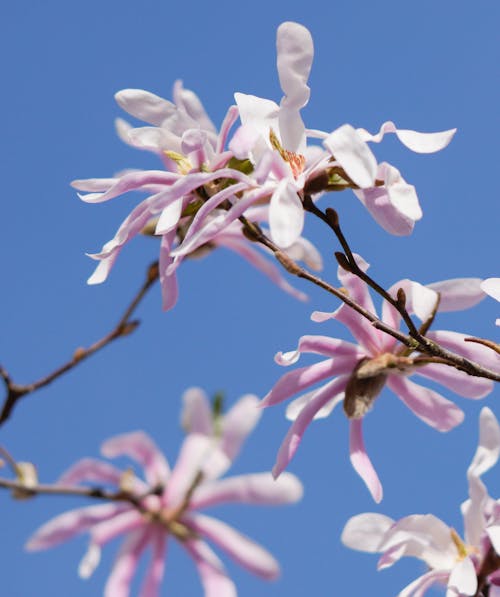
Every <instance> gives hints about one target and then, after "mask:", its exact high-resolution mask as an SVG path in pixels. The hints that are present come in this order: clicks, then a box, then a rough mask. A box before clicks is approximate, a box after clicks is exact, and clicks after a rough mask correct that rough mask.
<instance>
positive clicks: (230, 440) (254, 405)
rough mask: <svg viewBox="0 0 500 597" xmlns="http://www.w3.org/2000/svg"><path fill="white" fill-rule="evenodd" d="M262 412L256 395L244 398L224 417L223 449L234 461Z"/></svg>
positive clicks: (247, 395)
mask: <svg viewBox="0 0 500 597" xmlns="http://www.w3.org/2000/svg"><path fill="white" fill-rule="evenodd" d="M261 415H262V411H261V410H260V409H259V399H258V398H257V396H255V395H254V394H245V395H244V396H242V397H241V398H240V399H239V400H238V401H237V402H236V403H235V404H234V405H233V406H232V407H231V408H230V409H229V410H228V411H227V413H226V414H225V415H224V418H223V420H222V438H221V440H222V441H221V449H222V451H223V452H224V453H225V454H227V456H228V457H229V459H230V460H231V461H233V460H234V459H235V458H236V456H237V455H238V454H239V452H240V450H241V447H242V445H243V443H244V441H245V440H246V438H247V437H248V435H249V434H250V433H251V432H252V431H253V429H254V428H255V426H256V425H257V423H258V422H259V419H260V417H261Z"/></svg>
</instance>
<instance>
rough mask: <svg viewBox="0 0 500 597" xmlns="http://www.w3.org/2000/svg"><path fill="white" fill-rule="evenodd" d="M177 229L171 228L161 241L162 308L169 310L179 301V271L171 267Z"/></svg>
mask: <svg viewBox="0 0 500 597" xmlns="http://www.w3.org/2000/svg"><path fill="white" fill-rule="evenodd" d="M176 233H177V230H176V228H173V229H171V230H170V231H169V232H168V233H167V234H164V235H163V236H162V239H161V243H160V259H159V263H158V268H159V274H160V286H161V297H162V309H163V310H164V311H168V310H169V309H172V308H173V307H174V306H175V304H176V303H177V299H178V297H179V286H178V282H177V271H176V269H174V268H171V266H172V264H173V263H174V258H173V257H172V255H171V252H172V251H171V249H172V244H173V243H174V241H175V236H176Z"/></svg>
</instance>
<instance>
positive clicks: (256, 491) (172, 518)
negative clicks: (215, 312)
mask: <svg viewBox="0 0 500 597" xmlns="http://www.w3.org/2000/svg"><path fill="white" fill-rule="evenodd" d="M185 403H186V406H185V409H184V415H183V419H184V422H185V423H186V424H187V427H188V428H189V430H190V432H189V434H188V435H187V437H186V439H185V440H184V443H183V445H182V447H181V451H180V454H179V457H178V459H177V463H176V465H175V467H174V468H173V469H172V470H170V467H169V465H168V463H167V461H166V459H165V457H164V456H163V454H162V453H161V452H160V451H159V450H158V448H157V447H156V445H155V444H154V443H153V441H152V440H151V439H150V438H149V436H147V435H146V434H145V433H143V432H140V431H138V432H135V433H128V434H124V435H120V436H117V437H114V438H111V439H109V440H108V441H106V442H105V443H104V445H103V446H102V453H103V455H104V456H106V457H108V458H114V457H117V456H129V457H130V458H132V459H133V460H135V461H136V462H137V463H139V465H141V466H142V468H143V470H144V480H142V479H139V478H138V477H135V476H134V475H133V474H132V473H131V472H130V471H126V472H124V471H122V470H119V469H117V468H115V467H114V466H112V465H111V464H108V463H107V462H103V461H99V460H92V459H85V460H81V461H80V462H77V463H76V464H75V465H74V466H73V467H72V468H71V469H70V470H68V471H67V472H66V473H65V474H64V475H63V477H62V478H61V479H60V483H61V484H65V485H76V484H78V483H81V482H93V483H99V484H105V485H111V486H114V487H116V488H117V489H121V490H125V491H128V492H129V493H132V494H133V495H134V496H136V499H137V502H138V504H139V505H138V506H135V505H132V503H130V502H126V501H120V502H110V503H106V504H101V505H97V506H87V507H85V508H80V509H78V510H72V511H69V512H65V513H64V514H61V515H60V516H57V517H56V518H54V519H52V520H50V521H49V522H47V523H46V524H45V525H43V526H42V527H41V528H40V529H38V531H36V533H35V534H34V535H33V536H32V537H31V539H30V540H29V541H28V543H27V549H29V550H41V549H47V548H50V547H54V546H55V545H58V544H60V543H62V542H64V541H67V540H69V539H71V538H72V537H74V536H75V535H77V534H79V533H83V532H88V533H89V534H90V545H89V549H88V551H87V553H86V555H85V557H84V558H83V560H82V562H81V564H80V567H79V573H80V576H82V577H88V576H90V575H91V574H92V573H93V571H94V569H95V568H96V566H97V565H98V563H99V560H100V553H101V548H102V547H103V546H104V545H105V544H106V543H108V542H109V541H111V540H112V539H114V538H116V537H118V536H121V535H123V536H125V540H124V542H123V543H122V546H121V549H120V551H119V553H118V556H117V558H116V561H115V564H114V566H113V569H112V572H111V575H110V576H109V578H108V581H107V583H106V587H105V589H104V595H105V597H127V596H128V595H129V594H130V583H131V581H132V579H133V576H134V574H135V572H136V569H137V566H138V564H139V560H140V558H141V556H142V555H143V553H144V552H145V551H146V550H148V549H149V550H150V551H151V554H152V558H151V563H150V565H149V567H148V569H147V570H146V573H145V578H144V582H143V585H142V588H141V591H140V595H141V596H142V597H154V596H156V595H158V592H159V587H160V584H161V581H162V578H163V573H164V565H165V555H166V548H167V540H168V538H169V537H173V538H175V539H177V540H178V541H179V543H180V545H182V547H184V548H185V549H186V551H187V552H188V554H189V555H190V556H191V557H192V558H193V560H194V563H195V565H196V567H197V569H198V573H199V575H200V579H201V583H202V585H203V588H204V594H205V595H206V596H207V597H233V596H235V595H236V587H235V585H234V583H233V582H232V581H231V579H230V578H229V577H228V576H227V574H226V571H225V569H224V566H223V564H222V562H221V561H220V560H219V558H218V557H217V556H216V555H215V553H214V552H213V551H212V549H211V548H210V547H209V545H208V543H207V541H209V542H211V543H214V544H215V545H217V546H218V547H220V548H221V549H222V550H224V551H225V552H226V553H227V554H228V555H229V556H230V557H231V558H232V559H233V560H235V561H236V562H237V563H238V564H240V565H241V566H243V567H245V568H246V569H247V570H249V571H250V572H252V573H253V574H256V575H258V576H260V577H262V578H264V579H267V580H272V579H274V578H276V577H277V576H278V574H279V566H278V563H277V562H276V560H275V559H274V557H273V556H272V555H271V554H270V553H269V552H267V551H266V550H265V549H264V548H263V547H261V546H259V545H258V544H256V543H254V542H253V541H252V540H251V539H249V538H248V537H246V536H244V535H242V534H241V533H239V532H238V531H237V530H236V529H234V528H232V527H231V526H229V525H227V524H226V523H224V522H222V521H221V520H218V519H216V518H212V517H209V516H207V515H205V514H201V513H199V512H198V511H199V510H201V509H203V508H206V507H208V506H215V505H219V504H225V503H247V504H268V505H278V504H287V503H292V502H296V501H297V500H299V499H300V498H301V496H302V485H301V483H300V481H299V480H298V479H297V478H296V477H295V476H293V475H287V476H286V477H284V478H283V480H280V482H279V483H276V482H275V481H274V480H273V478H272V476H271V475H270V474H269V473H256V474H248V475H241V476H238V477H228V478H225V479H219V477H220V476H221V475H222V474H224V472H225V471H226V470H227V469H228V467H229V466H230V464H231V462H232V460H233V459H234V458H235V457H236V455H237V454H238V452H239V450H240V447H241V445H242V442H243V441H244V439H245V438H246V436H247V435H248V434H249V433H250V432H251V431H252V429H253V427H254V426H255V424H256V423H257V421H258V419H259V410H258V408H257V403H258V400H257V398H256V397H255V396H251V395H247V396H244V397H243V398H241V399H240V400H239V402H238V403H236V405H235V406H234V407H233V408H232V409H231V410H229V412H228V413H227V414H226V415H225V417H223V418H221V419H220V420H219V421H218V422H217V425H216V428H217V433H216V434H215V435H214V432H215V427H214V423H213V417H212V414H211V412H210V408H209V407H208V404H207V401H206V398H205V397H204V395H203V394H202V393H201V391H200V390H197V389H192V390H189V391H188V392H187V394H186V397H185ZM195 405H197V406H198V408H196V410H195V409H194V406H195Z"/></svg>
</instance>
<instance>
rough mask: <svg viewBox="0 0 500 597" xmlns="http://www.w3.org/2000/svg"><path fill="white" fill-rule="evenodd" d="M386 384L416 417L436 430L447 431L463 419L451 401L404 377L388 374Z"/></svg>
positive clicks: (460, 411) (462, 414)
mask: <svg viewBox="0 0 500 597" xmlns="http://www.w3.org/2000/svg"><path fill="white" fill-rule="evenodd" d="M387 385H388V386H389V387H390V388H391V390H392V391H393V392H394V393H395V394H396V395H397V396H398V397H399V398H400V399H401V400H402V401H403V402H404V403H405V404H406V406H407V407H408V408H409V409H410V410H412V411H413V413H414V414H415V415H417V417H419V418H420V419H422V421H424V422H425V423H427V424H428V425H430V426H431V427H434V428H435V429H437V430H438V431H449V430H450V429H453V427H456V426H457V425H459V424H460V423H461V422H462V421H463V419H464V413H463V412H462V410H460V408H458V406H456V405H455V404H453V402H450V400H447V399H446V398H443V396H441V395H440V394H438V393H437V392H434V391H433V390H430V389H429V388H424V387H422V386H420V385H418V384H416V383H413V382H412V381H410V380H409V379H406V378H405V377H399V376H397V375H389V376H388V378H387Z"/></svg>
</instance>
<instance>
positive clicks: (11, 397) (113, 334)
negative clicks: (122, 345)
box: [0, 262, 159, 425]
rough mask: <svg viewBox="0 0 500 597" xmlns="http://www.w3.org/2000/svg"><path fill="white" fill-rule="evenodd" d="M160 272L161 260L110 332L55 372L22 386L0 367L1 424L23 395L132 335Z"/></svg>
mask: <svg viewBox="0 0 500 597" xmlns="http://www.w3.org/2000/svg"><path fill="white" fill-rule="evenodd" d="M158 275H159V272H158V262H155V263H153V264H152V265H151V266H150V267H149V268H148V271H147V275H146V280H145V281H144V283H143V284H142V286H141V288H140V289H139V291H138V292H137V294H136V295H135V296H134V298H133V300H132V301H131V303H130V304H129V305H128V306H127V308H126V309H125V311H124V313H123V315H122V316H121V318H120V320H119V321H118V323H117V324H116V326H115V327H114V328H113V329H112V330H111V331H110V332H109V333H108V334H106V335H105V336H104V337H102V338H101V339H100V340H98V341H97V342H95V343H94V344H92V345H91V346H89V347H88V348H77V349H76V350H75V352H74V353H73V356H72V357H71V359H69V361H67V362H66V363H64V364H63V365H61V366H60V367H58V368H57V369H55V370H54V371H52V373H49V374H48V375H46V376H44V377H42V378H40V379H39V380H37V381H35V382H32V383H30V384H23V385H22V384H18V383H15V382H14V381H13V380H12V378H11V377H10V375H9V373H8V372H7V371H6V369H4V368H3V367H2V366H0V377H1V378H2V379H3V381H4V383H5V387H6V389H7V396H6V397H5V401H4V404H3V406H2V409H1V410H0V425H2V424H3V423H5V421H7V419H8V418H9V417H10V416H11V414H12V411H13V409H14V407H15V406H16V404H17V403H18V401H19V400H20V399H21V398H23V397H24V396H26V395H28V394H32V393H33V392H35V391H36V390H39V389H40V388H43V387H45V386H47V385H49V384H50V383H51V382H53V381H54V380H55V379H57V378H58V377H60V376H61V375H63V374H64V373H66V372H68V371H70V370H71V369H73V368H74V367H76V365H78V364H79V363H81V362H82V361H84V360H85V359H87V358H88V357H89V356H91V355H93V354H94V353H96V352H98V351H99V350H101V349H102V348H104V347H105V346H107V345H108V344H110V343H111V342H113V340H116V339H117V338H121V337H123V336H127V335H128V334H131V333H132V332H133V331H134V330H135V329H136V328H137V327H138V325H139V321H138V320H132V319H131V317H132V315H133V313H134V311H135V310H136V308H137V306H138V305H139V303H140V302H141V301H142V299H143V298H144V296H145V294H146V293H147V291H148V290H149V289H150V288H151V286H152V285H153V284H154V283H155V282H156V280H157V279H158Z"/></svg>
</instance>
